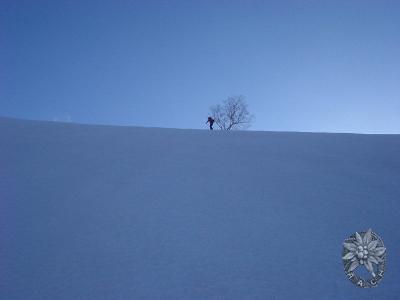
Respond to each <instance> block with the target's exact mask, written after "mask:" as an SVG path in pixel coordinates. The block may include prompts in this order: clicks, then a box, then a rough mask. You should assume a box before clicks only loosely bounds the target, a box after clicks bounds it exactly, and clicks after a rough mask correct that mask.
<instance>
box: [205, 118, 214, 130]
mask: <svg viewBox="0 0 400 300" xmlns="http://www.w3.org/2000/svg"><path fill="white" fill-rule="evenodd" d="M207 123H210V130H213V124H214V119H213V118H212V117H208V120H207V122H206V124H207Z"/></svg>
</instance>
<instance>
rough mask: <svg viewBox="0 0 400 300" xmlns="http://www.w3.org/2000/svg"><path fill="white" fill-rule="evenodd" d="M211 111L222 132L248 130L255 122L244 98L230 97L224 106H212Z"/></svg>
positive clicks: (224, 102)
mask: <svg viewBox="0 0 400 300" xmlns="http://www.w3.org/2000/svg"><path fill="white" fill-rule="evenodd" d="M210 111H211V115H212V117H213V119H214V120H215V123H216V124H217V126H218V127H219V128H220V129H222V130H231V129H246V128H248V127H250V126H251V122H252V120H253V116H252V115H250V113H249V111H248V109H247V103H246V101H245V98H244V96H234V97H229V98H228V99H226V100H224V101H223V102H222V104H218V105H215V106H212V107H211V108H210Z"/></svg>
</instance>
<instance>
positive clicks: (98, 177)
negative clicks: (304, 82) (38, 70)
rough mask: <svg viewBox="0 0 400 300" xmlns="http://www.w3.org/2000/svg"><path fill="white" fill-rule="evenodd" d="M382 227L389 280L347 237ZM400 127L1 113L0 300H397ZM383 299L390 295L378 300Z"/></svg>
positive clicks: (399, 273)
mask: <svg viewBox="0 0 400 300" xmlns="http://www.w3.org/2000/svg"><path fill="white" fill-rule="evenodd" d="M370 227H371V228H372V229H373V230H374V231H376V232H377V233H378V234H380V235H381V237H382V238H383V240H384V241H385V246H386V247H387V249H388V250H387V253H388V263H387V272H386V274H385V278H384V279H383V281H382V282H381V284H380V285H379V286H378V287H377V288H376V289H368V290H363V289H358V288H357V287H355V286H353V285H352V284H351V283H350V282H349V281H348V280H347V278H346V277H345V274H344V272H343V269H342V261H341V255H342V253H341V252H342V242H343V240H344V239H345V238H346V237H348V236H349V235H350V234H352V233H354V232H355V231H362V230H366V229H368V228H370ZM399 283H400V136H399V135H355V134H322V133H285V132H279V133H278V132H221V131H214V132H210V131H206V130H203V131H202V130H177V129H157V128H135V127H113V126H89V125H77V124H64V123H53V122H37V121H22V120H13V119H8V118H1V119H0V299H2V300H3V299H4V300H14V299H15V300H16V299H21V300H27V299H29V300H34V299H40V300H44V299H49V300H54V299H58V300H60V299H68V300H72V299H73V300H78V299H85V300H86V299H138V300H139V299H173V300H177V299H184V300H188V299H229V300H232V299H263V300H264V299H399V298H398V297H399V295H400V284H399ZM374 297H376V298H374Z"/></svg>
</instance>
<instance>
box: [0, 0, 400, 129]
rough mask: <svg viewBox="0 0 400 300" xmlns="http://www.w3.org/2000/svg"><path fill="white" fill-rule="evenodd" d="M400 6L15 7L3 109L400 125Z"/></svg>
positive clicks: (179, 124)
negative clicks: (240, 114) (233, 105)
mask: <svg viewBox="0 0 400 300" xmlns="http://www.w3.org/2000/svg"><path fill="white" fill-rule="evenodd" d="M399 16H400V2H399V1H381V0H380V1H187V0H186V1H118V0H115V1H40V0H38V1H16V0H13V1H7V0H6V1H5V0H3V1H1V4H0V115H2V116H9V117H18V118H29V119H40V120H59V121H72V122H81V123H102V124H116V125H139V126H157V127H176V128H206V125H205V121H206V117H207V114H208V108H209V107H210V106H211V105H213V104H216V103H219V102H220V101H222V100H223V99H225V98H227V97H228V96H231V95H239V94H241V95H244V96H246V98H247V102H248V104H249V107H250V110H251V112H252V113H253V114H254V115H255V117H256V118H255V121H254V125H253V126H252V129H253V130H285V131H286V130H287V131H330V132H363V133H400V118H399V116H400V84H399V83H400V17H399Z"/></svg>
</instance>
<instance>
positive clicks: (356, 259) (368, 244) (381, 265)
mask: <svg viewBox="0 0 400 300" xmlns="http://www.w3.org/2000/svg"><path fill="white" fill-rule="evenodd" d="M342 258H343V263H344V268H345V272H346V274H347V276H348V277H349V279H350V280H351V281H352V282H353V283H355V284H356V285H358V286H360V287H375V286H376V285H377V283H378V282H379V281H380V280H381V279H382V277H383V273H384V270H385V261H386V248H385V247H384V245H383V241H382V239H381V238H380V237H379V236H378V235H377V234H376V233H374V232H372V230H371V229H369V230H368V231H367V232H361V234H360V233H358V232H356V233H355V234H353V235H352V236H350V237H349V238H348V239H346V240H345V242H344V243H343V257H342ZM359 266H364V267H365V268H366V269H367V270H368V271H369V273H370V274H371V275H372V278H370V279H367V280H364V279H362V278H359V277H358V276H357V274H355V272H354V271H355V270H356V269H357V267H359Z"/></svg>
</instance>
